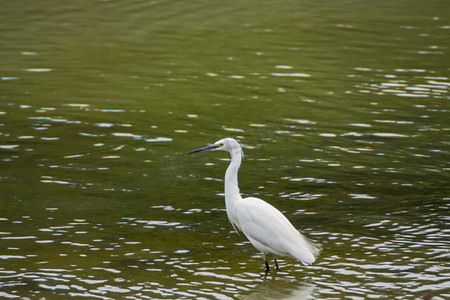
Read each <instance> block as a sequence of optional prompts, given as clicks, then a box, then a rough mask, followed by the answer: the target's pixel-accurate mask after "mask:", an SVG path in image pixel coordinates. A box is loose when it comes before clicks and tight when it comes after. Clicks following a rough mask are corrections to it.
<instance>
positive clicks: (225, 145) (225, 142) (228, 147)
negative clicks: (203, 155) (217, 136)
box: [188, 138, 243, 155]
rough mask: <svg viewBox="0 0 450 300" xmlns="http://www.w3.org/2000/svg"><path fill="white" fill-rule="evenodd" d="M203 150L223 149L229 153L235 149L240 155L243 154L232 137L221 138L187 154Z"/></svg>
mask: <svg viewBox="0 0 450 300" xmlns="http://www.w3.org/2000/svg"><path fill="white" fill-rule="evenodd" d="M205 150H223V151H228V152H230V153H233V152H235V151H237V152H239V153H240V154H241V155H243V154H242V149H241V146H239V143H238V142H237V141H236V140H235V139H232V138H224V139H221V140H219V141H217V142H215V143H214V144H212V145H209V146H206V147H202V148H198V149H196V150H194V151H191V152H189V153H188V154H192V153H197V152H200V151H205Z"/></svg>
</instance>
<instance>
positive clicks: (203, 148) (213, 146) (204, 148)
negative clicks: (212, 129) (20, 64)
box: [188, 144, 219, 154]
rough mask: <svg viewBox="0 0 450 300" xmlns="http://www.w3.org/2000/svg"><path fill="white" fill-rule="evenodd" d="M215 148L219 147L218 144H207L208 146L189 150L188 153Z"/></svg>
mask: <svg viewBox="0 0 450 300" xmlns="http://www.w3.org/2000/svg"><path fill="white" fill-rule="evenodd" d="M216 148H219V145H214V144H213V145H209V146H206V147H202V148H198V149H195V150H194V151H191V152H189V153H188V154H192V153H197V152H200V151H205V150H212V149H216Z"/></svg>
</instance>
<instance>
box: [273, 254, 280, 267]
mask: <svg viewBox="0 0 450 300" xmlns="http://www.w3.org/2000/svg"><path fill="white" fill-rule="evenodd" d="M272 255H273V261H274V262H275V267H276V268H277V270H279V269H280V267H279V266H278V262H277V257H276V256H275V254H272Z"/></svg>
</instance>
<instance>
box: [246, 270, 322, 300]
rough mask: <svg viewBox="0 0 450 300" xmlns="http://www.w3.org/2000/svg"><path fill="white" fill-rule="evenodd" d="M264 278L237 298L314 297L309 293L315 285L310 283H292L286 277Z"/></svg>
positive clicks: (248, 299)
mask: <svg viewBox="0 0 450 300" xmlns="http://www.w3.org/2000/svg"><path fill="white" fill-rule="evenodd" d="M273 277H274V278H271V279H270V278H266V279H265V280H264V282H263V283H262V284H260V285H258V286H257V287H256V288H255V290H254V291H253V292H252V293H251V294H249V295H245V296H242V297H240V298H239V299H245V300H250V299H314V298H313V297H312V296H311V295H312V293H313V291H314V289H315V285H314V284H311V283H294V282H291V281H289V280H288V279H279V280H277V279H276V278H275V277H276V276H275V275H274V276H273Z"/></svg>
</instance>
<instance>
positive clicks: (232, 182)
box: [225, 148, 242, 210]
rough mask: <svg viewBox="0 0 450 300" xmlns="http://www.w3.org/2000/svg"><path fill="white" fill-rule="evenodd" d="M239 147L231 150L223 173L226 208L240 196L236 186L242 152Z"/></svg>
mask: <svg viewBox="0 0 450 300" xmlns="http://www.w3.org/2000/svg"><path fill="white" fill-rule="evenodd" d="M241 151H242V150H241V149H240V148H239V149H234V150H233V152H231V153H230V154H231V162H230V165H229V166H228V168H227V172H226V173H225V201H226V205H227V210H228V209H229V208H230V206H232V205H233V203H234V202H236V201H238V200H239V199H242V198H241V195H240V193H239V187H238V170H239V166H240V165H241V160H242V153H241Z"/></svg>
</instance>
